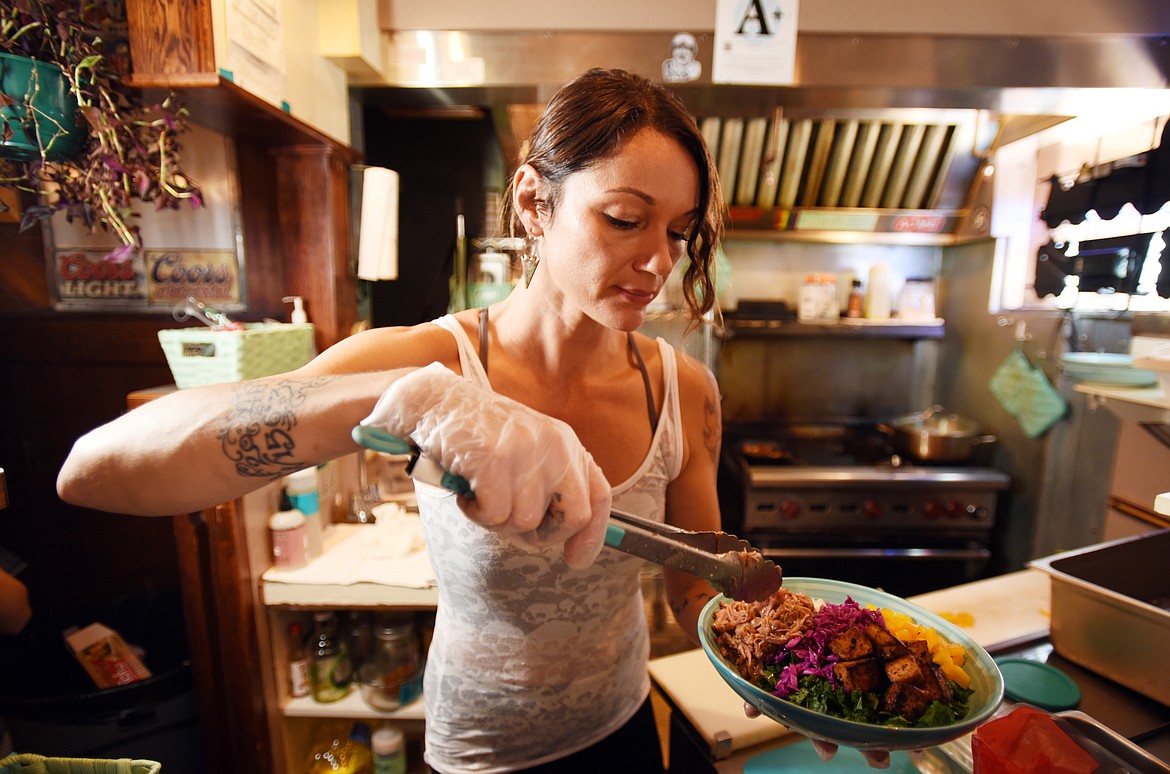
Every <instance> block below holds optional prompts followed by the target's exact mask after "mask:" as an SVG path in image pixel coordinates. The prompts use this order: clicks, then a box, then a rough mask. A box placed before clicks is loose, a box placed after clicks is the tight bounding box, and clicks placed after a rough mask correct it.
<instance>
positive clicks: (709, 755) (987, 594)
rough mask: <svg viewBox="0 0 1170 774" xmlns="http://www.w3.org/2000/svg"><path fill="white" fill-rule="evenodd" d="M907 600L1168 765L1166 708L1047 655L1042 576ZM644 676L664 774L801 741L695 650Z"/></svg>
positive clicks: (735, 773) (740, 762) (731, 765)
mask: <svg viewBox="0 0 1170 774" xmlns="http://www.w3.org/2000/svg"><path fill="white" fill-rule="evenodd" d="M910 599H911V600H912V601H913V602H915V603H916V604H919V605H921V606H922V607H925V608H926V609H928V610H931V611H933V612H935V613H940V614H942V613H951V614H959V613H968V614H970V615H971V616H972V617H973V618H974V623H973V624H971V625H970V626H967V627H964V628H965V629H966V630H967V632H968V633H969V634H970V635H971V637H972V638H973V639H974V640H975V641H976V642H978V643H979V644H980V645H981V646H983V648H985V649H986V650H987V651H988V652H989V653H991V654H992V655H993V656H1008V655H1010V656H1015V657H1020V658H1028V659H1032V660H1036V661H1042V662H1046V663H1049V664H1051V665H1053V666H1056V667H1058V668H1059V669H1061V670H1063V671H1065V672H1066V673H1067V674H1068V675H1069V676H1070V677H1071V678H1072V679H1073V680H1074V681H1075V682H1076V683H1077V684H1078V685H1079V686H1080V687H1081V691H1082V701H1081V704H1080V705H1079V707H1078V709H1079V710H1081V711H1082V712H1085V713H1086V714H1088V715H1090V716H1091V717H1093V718H1095V719H1096V720H1098V721H1099V722H1101V723H1103V724H1104V725H1106V726H1108V727H1109V728H1111V729H1113V730H1114V731H1116V732H1117V733H1119V734H1121V735H1122V736H1125V737H1127V738H1129V739H1130V740H1132V741H1134V742H1135V743H1136V744H1139V745H1140V746H1142V747H1143V748H1144V749H1146V750H1147V751H1148V752H1150V753H1151V754H1153V755H1154V756H1156V757H1158V758H1161V759H1163V760H1170V707H1167V706H1164V705H1162V704H1159V703H1157V702H1155V701H1152V700H1150V699H1148V698H1146V697H1144V696H1141V695H1140V694H1137V693H1135V692H1133V691H1130V690H1128V689H1126V688H1123V687H1121V686H1119V685H1116V684H1115V683H1112V682H1111V681H1109V680H1106V679H1105V678H1102V677H1100V676H1098V675H1096V674H1094V673H1092V672H1090V671H1088V670H1085V669H1082V668H1080V667H1078V666H1077V665H1075V664H1072V663H1070V662H1068V661H1066V660H1065V659H1063V658H1061V657H1060V655H1059V654H1057V653H1055V652H1054V651H1053V649H1052V645H1051V643H1049V641H1048V628H1049V611H1050V607H1049V603H1050V582H1049V578H1048V576H1047V575H1045V574H1044V573H1042V572H1040V571H1038V570H1031V569H1029V570H1021V571H1019V572H1013V573H1008V574H1006V575H1001V576H998V577H995V578H989V579H985V580H980V581H975V582H973V583H967V584H963V585H960V586H955V587H952V588H949V589H943V590H940V591H934V592H930V593H928V594H921V595H918V596H915V597H911V598H910ZM650 674H651V678H652V679H653V680H654V685H655V688H656V690H657V691H658V692H659V693H660V694H661V695H662V696H663V698H664V699H665V701H666V703H667V704H668V706H669V707H670V708H671V712H672V717H671V726H670V729H671V739H670V755H671V771H672V774H675V772H685V774H691V772H695V773H696V774H698V773H703V774H706V772H714V773H717V774H741V773H742V772H743V771H744V767H745V765H747V764H748V762H749V761H751V760H752V759H753V758H756V757H757V756H760V755H762V754H765V753H768V752H771V751H773V750H776V749H777V748H780V747H783V746H786V745H789V744H792V743H794V742H799V741H801V739H802V738H801V737H800V736H797V735H795V734H792V733H791V732H788V731H787V730H786V729H784V728H783V727H782V726H780V725H779V724H776V723H772V722H771V721H768V720H767V719H764V718H755V719H748V718H746V717H745V716H744V714H743V702H742V701H741V700H740V699H739V697H738V696H736V694H735V693H734V692H733V691H732V690H731V688H730V687H728V686H727V685H726V684H725V683H723V681H722V680H721V679H720V678H719V677H718V675H717V674H716V673H715V671H714V669H712V668H710V666H709V664H708V663H707V657H706V654H704V653H703V651H702V650H690V651H686V652H684V653H679V654H675V655H672V656H666V657H663V658H659V659H655V660H653V661H651V663H650ZM858 759H859V760H860V758H858Z"/></svg>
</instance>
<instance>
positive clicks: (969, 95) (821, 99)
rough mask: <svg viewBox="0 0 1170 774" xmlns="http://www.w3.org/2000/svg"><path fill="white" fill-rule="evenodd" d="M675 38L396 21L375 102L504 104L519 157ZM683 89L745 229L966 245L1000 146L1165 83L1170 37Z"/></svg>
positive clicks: (761, 234) (832, 68)
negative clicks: (572, 97)
mask: <svg viewBox="0 0 1170 774" xmlns="http://www.w3.org/2000/svg"><path fill="white" fill-rule="evenodd" d="M671 37H672V35H671V34H669V33H661V32H631V33H614V32H596V33H590V32H579V31H577V32H555V33H554V32H547V33H533V32H486V31H480V32H458V31H397V32H395V31H385V32H384V40H385V43H386V49H387V52H388V55H387V66H386V68H385V70H386V72H387V74H388V75H387V77H386V78H385V79H383V80H372V79H367V80H365V81H362V80H360V79H358V80H356V81H355V82H354V91H355V93H356V94H357V96H358V99H359V100H360V101H362V102H363V103H365V104H371V105H381V106H383V107H384V108H385V109H387V110H394V111H397V112H403V111H406V112H408V113H409V112H414V113H418V114H420V115H436V114H445V115H458V114H461V113H466V112H467V111H479V114H481V115H482V112H483V111H486V112H488V113H490V115H491V117H492V120H493V122H494V124H495V126H496V128H497V133H498V136H499V138H500V143H501V146H502V148H503V150H504V154H505V157H506V159H507V162H508V164H509V166H511V165H512V164H513V163H514V161H515V159H516V158H517V157H518V154H519V150H520V143H521V142H522V141H523V138H525V137H526V136H527V134H528V131H529V130H530V128H531V126H532V124H533V122H534V121H535V119H536V116H537V115H539V112H540V109H541V107H542V106H543V105H544V104H545V102H546V101H547V100H548V98H549V97H550V96H551V95H552V94H553V92H554V91H555V90H556V88H558V86H559V85H560V84H561V83H564V82H565V81H567V80H569V79H570V78H572V77H574V76H575V75H576V74H578V73H580V72H581V71H583V70H585V69H587V68H588V67H592V66H598V65H603V66H608V67H622V68H625V69H628V70H631V71H633V72H637V73H640V74H642V75H645V76H647V77H650V78H652V79H655V80H660V79H661V68H662V63H663V60H664V59H666V58H667V57H669V54H670V38H671ZM696 37H697V38H698V41H699V56H698V59H699V61H700V62H702V64H703V74H702V76H701V77H700V78H699V79H698V80H696V81H694V82H692V83H687V84H674V85H672V88H673V89H674V90H675V91H676V92H677V93H678V94H679V96H680V97H681V98H682V99H683V101H684V102H685V103H686V104H687V105H688V107H690V108H691V110H692V112H693V113H694V115H695V116H696V118H697V120H698V121H699V123H700V126H701V127H702V129H703V131H704V134H705V135H706V136H707V139H708V142H709V144H710V147H711V148H712V151H713V152H714V153H715V155H716V158H717V163H718V166H719V170H720V178H721V181H722V183H723V187H724V193H725V196H726V198H727V200H728V203H729V205H730V212H729V216H730V217H729V235H731V236H739V237H745V238H769V239H800V240H807V241H833V242H897V243H903V244H952V243H956V242H963V241H970V240H975V239H981V238H984V237H986V236H988V233H989V225H990V209H989V208H990V201H991V196H990V188H991V186H990V182H991V174H992V170H991V168H990V166H989V164H988V161H989V158H990V155H991V154H992V152H993V151H994V150H995V149H996V148H997V147H998V146H1000V145H1002V144H1004V143H1007V142H1011V141H1013V140H1017V139H1020V138H1022V137H1026V136H1029V135H1031V134H1033V133H1035V132H1037V131H1040V130H1042V129H1045V128H1048V127H1051V126H1053V125H1055V124H1058V123H1060V122H1062V121H1065V120H1067V119H1069V118H1071V117H1074V116H1077V115H1081V114H1084V113H1086V112H1088V111H1092V110H1094V109H1096V102H1095V97H1096V96H1098V95H1100V94H1102V93H1104V92H1106V91H1108V92H1114V91H1115V90H1118V89H1126V90H1133V92H1134V98H1135V99H1141V98H1142V94H1143V92H1145V91H1146V90H1151V89H1164V88H1165V87H1166V85H1167V73H1170V46H1167V45H1165V41H1164V40H1163V39H1161V38H1158V37H1155V36H1150V37H1148V38H1145V37H1138V38H1135V37H1134V36H1100V37H1096V36H1077V37H1069V38H1045V37H1035V36H1034V37H1021V38H1000V37H989V36H984V37H962V36H947V37H942V36H937V35H935V36H928V35H880V36H858V35H831V34H810V35H805V34H802V35H800V37H799V39H798V44H797V70H796V72H797V74H798V75H797V80H798V83H797V84H795V85H792V86H783V87H780V86H777V87H761V86H741V85H729V84H715V83H712V82H711V76H710V68H711V61H712V59H711V57H712V54H711V45H712V36H711V35H710V34H696Z"/></svg>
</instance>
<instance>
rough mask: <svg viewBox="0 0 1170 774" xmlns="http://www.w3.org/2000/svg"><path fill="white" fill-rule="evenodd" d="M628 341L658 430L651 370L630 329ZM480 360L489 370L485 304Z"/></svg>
mask: <svg viewBox="0 0 1170 774" xmlns="http://www.w3.org/2000/svg"><path fill="white" fill-rule="evenodd" d="M626 343H627V344H628V345H629V347H630V351H631V352H633V353H634V360H636V361H637V363H638V370H639V371H641V372H642V385H643V386H644V387H645V388H646V409H647V411H648V413H649V414H650V433H651V434H654V433H656V432H658V410H657V409H656V408H655V407H654V390H653V388H652V387H651V386H650V372H649V371H647V370H646V361H644V360H643V359H642V353H641V352H639V351H638V347H637V345H636V344H634V334H633V333H632V332H630V331H627V332H626ZM479 362H480V363H481V364H482V365H483V372H484V374H487V372H488V308H487V307H486V306H485V307H483V308H481V309H480V310H479Z"/></svg>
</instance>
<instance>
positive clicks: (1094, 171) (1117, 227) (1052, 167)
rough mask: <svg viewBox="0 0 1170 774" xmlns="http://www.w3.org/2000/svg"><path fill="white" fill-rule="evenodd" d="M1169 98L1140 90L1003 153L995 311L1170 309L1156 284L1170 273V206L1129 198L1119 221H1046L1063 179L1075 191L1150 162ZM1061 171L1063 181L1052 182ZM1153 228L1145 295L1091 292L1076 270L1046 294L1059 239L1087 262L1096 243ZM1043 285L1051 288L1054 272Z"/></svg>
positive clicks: (998, 165)
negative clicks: (1046, 271)
mask: <svg viewBox="0 0 1170 774" xmlns="http://www.w3.org/2000/svg"><path fill="white" fill-rule="evenodd" d="M1115 96H1119V95H1115ZM1167 97H1168V95H1167V93H1165V92H1155V94H1154V96H1153V97H1152V96H1150V95H1149V94H1146V93H1143V96H1141V97H1134V96H1132V95H1130V96H1129V98H1128V100H1121V101H1119V102H1118V103H1117V104H1116V105H1113V106H1109V105H1100V106H1098V107H1097V108H1096V109H1093V110H1090V111H1086V113H1085V115H1084V116H1083V117H1079V118H1074V119H1070V120H1068V121H1065V122H1064V123H1061V124H1059V125H1057V126H1054V127H1052V128H1051V129H1046V130H1044V131H1042V132H1038V133H1036V134H1033V135H1031V136H1029V137H1026V138H1023V139H1021V140H1017V141H1015V142H1013V143H1011V144H1009V145H1005V146H1003V147H1001V148H1000V149H998V150H997V151H996V153H995V156H994V158H993V163H994V167H995V173H994V186H995V187H994V203H993V207H992V224H991V233H992V236H994V237H995V238H996V244H995V251H996V253H995V262H996V263H995V272H994V287H993V289H992V298H991V304H990V305H991V308H992V311H1002V310H1007V309H1029V308H1031V309H1053V308H1061V309H1070V308H1075V309H1077V310H1083V311H1134V312H1166V311H1170V300H1168V299H1166V298H1160V297H1159V296H1158V292H1157V289H1156V288H1155V282H1156V281H1157V279H1158V276H1159V273H1160V271H1161V260H1160V259H1164V260H1166V261H1170V251H1168V253H1167V255H1166V256H1162V251H1163V249H1164V248H1165V247H1166V245H1165V243H1164V241H1163V232H1165V231H1166V230H1167V229H1168V228H1170V204H1167V205H1163V206H1162V208H1161V209H1160V210H1158V211H1157V212H1153V213H1152V214H1146V215H1143V214H1142V213H1140V212H1139V211H1138V210H1137V209H1136V208H1135V207H1134V206H1133V205H1132V204H1125V205H1124V206H1122V207H1121V209H1120V211H1119V212H1117V214H1116V215H1115V216H1114V217H1111V218H1109V219H1105V218H1102V217H1101V216H1100V215H1099V214H1098V213H1097V212H1096V211H1095V210H1092V209H1090V210H1088V211H1087V212H1086V213H1085V214H1084V220H1083V222H1080V223H1076V224H1073V223H1071V222H1069V220H1063V221H1061V222H1060V223H1059V224H1057V225H1055V227H1054V228H1049V224H1047V223H1045V222H1044V220H1043V219H1042V217H1041V216H1042V215H1043V214H1044V210H1045V207H1046V205H1048V203H1049V196H1050V191H1051V189H1052V185H1054V184H1057V183H1059V184H1060V185H1062V188H1068V187H1070V186H1071V185H1072V184H1073V183H1074V182H1075V181H1077V180H1078V179H1079V180H1080V181H1082V182H1083V181H1085V180H1087V179H1093V178H1097V179H1100V178H1101V177H1102V176H1103V175H1105V174H1109V173H1110V171H1111V170H1112V168H1113V165H1114V164H1117V163H1124V162H1126V161H1129V162H1131V163H1136V162H1138V161H1144V160H1145V157H1143V156H1142V154H1145V153H1146V152H1147V151H1150V150H1151V149H1153V148H1156V147H1158V145H1159V139H1160V136H1161V134H1162V131H1163V128H1164V127H1165V125H1166V122H1167V120H1168V118H1170V101H1168V99H1167ZM1143 112H1144V113H1145V115H1142V113H1143ZM1054 177H1055V178H1056V180H1057V183H1053V182H1051V181H1052V180H1053V178H1054ZM1146 209H1147V210H1148V209H1149V207H1147V208H1146ZM1076 219H1079V218H1076ZM1144 234H1149V235H1150V236H1149V241H1148V245H1149V246H1148V250H1146V254H1145V255H1144V256H1141V257H1142V258H1144V261H1142V260H1138V261H1136V263H1135V265H1137V264H1140V266H1141V269H1140V274H1139V276H1138V279H1137V286H1136V292H1132V293H1129V292H1109V291H1108V290H1102V291H1100V292H1098V291H1096V290H1092V291H1090V292H1085V291H1083V290H1081V289H1080V288H1079V286H1078V281H1079V278H1078V277H1077V276H1076V275H1075V274H1074V275H1073V276H1069V277H1067V278H1065V279H1064V282H1065V283H1066V284H1065V286H1064V287H1063V289H1062V290H1061V291H1060V292H1059V293H1058V294H1051V293H1045V294H1044V297H1043V298H1041V297H1038V296H1037V292H1036V286H1037V284H1038V282H1037V276H1036V266H1037V254H1038V252H1039V251H1040V250H1041V248H1044V247H1045V246H1046V245H1048V244H1049V242H1050V241H1051V242H1052V243H1054V247H1055V249H1057V250H1059V252H1060V253H1061V254H1062V255H1063V256H1064V257H1068V258H1074V257H1080V258H1082V259H1083V260H1085V261H1087V260H1088V258H1087V257H1086V256H1087V255H1088V253H1087V252H1086V255H1081V250H1082V245H1088V243H1089V242H1090V240H1103V239H1111V238H1114V237H1128V236H1132V235H1144ZM1166 237H1167V238H1170V234H1167V235H1166ZM1142 241H1143V242H1144V241H1145V240H1142ZM1088 246H1090V247H1091V246H1092V245H1088ZM1049 249H1053V248H1052V247H1050V248H1049ZM1103 260H1104V259H1103ZM1078 265H1079V264H1078ZM1119 270H1120V269H1119ZM1123 273H1124V272H1123ZM1039 284H1040V285H1041V287H1042V288H1047V287H1049V286H1050V285H1051V278H1048V281H1041V282H1040V283H1039ZM1167 295H1170V293H1168V294H1167Z"/></svg>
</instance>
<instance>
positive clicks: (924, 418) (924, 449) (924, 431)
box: [882, 406, 996, 462]
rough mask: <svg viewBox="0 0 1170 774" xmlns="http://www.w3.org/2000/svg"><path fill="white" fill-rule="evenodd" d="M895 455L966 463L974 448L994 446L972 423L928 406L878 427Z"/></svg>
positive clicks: (992, 439)
mask: <svg viewBox="0 0 1170 774" xmlns="http://www.w3.org/2000/svg"><path fill="white" fill-rule="evenodd" d="M882 429H883V431H885V432H886V433H887V434H888V435H890V437H891V438H892V439H893V442H894V446H895V447H896V448H897V449H898V452H899V453H901V454H904V455H906V456H908V457H911V458H913V459H915V460H918V461H919V462H966V461H967V460H969V459H971V456H972V455H973V454H974V453H975V449H976V448H978V447H979V446H981V445H983V444H987V443H995V440H996V439H995V436H994V435H983V434H980V432H979V425H978V424H977V423H976V422H975V421H974V420H973V419H968V418H966V417H962V416H959V415H958V414H955V413H952V412H949V411H947V410H946V409H944V408H943V407H942V406H931V407H930V408H928V409H927V410H926V411H923V412H920V413H917V414H907V415H906V416H902V417H898V418H897V419H894V420H892V421H891V422H890V423H889V424H888V425H882Z"/></svg>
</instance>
